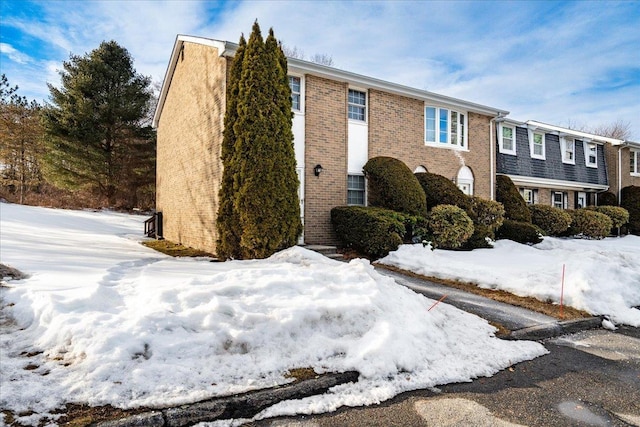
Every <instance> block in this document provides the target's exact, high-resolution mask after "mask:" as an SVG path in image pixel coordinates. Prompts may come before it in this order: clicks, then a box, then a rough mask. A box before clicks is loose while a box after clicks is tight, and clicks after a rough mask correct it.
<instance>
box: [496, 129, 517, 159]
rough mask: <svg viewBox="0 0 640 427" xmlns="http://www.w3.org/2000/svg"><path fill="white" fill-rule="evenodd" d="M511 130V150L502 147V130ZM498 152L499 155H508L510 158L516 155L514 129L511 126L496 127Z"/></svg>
mask: <svg viewBox="0 0 640 427" xmlns="http://www.w3.org/2000/svg"><path fill="white" fill-rule="evenodd" d="M505 129H510V130H511V144H512V146H511V149H508V148H505V146H504V130H505ZM498 151H500V153H501V154H510V155H512V156H515V155H516V127H515V126H512V125H505V124H501V125H500V126H499V127H498Z"/></svg>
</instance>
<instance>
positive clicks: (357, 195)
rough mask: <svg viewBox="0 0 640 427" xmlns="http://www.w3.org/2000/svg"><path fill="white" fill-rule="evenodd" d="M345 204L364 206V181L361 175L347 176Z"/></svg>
mask: <svg viewBox="0 0 640 427" xmlns="http://www.w3.org/2000/svg"><path fill="white" fill-rule="evenodd" d="M347 204H348V205H356V206H364V205H365V181H364V176H363V175H347Z"/></svg>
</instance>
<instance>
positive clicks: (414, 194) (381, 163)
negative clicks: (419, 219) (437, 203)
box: [363, 157, 427, 215]
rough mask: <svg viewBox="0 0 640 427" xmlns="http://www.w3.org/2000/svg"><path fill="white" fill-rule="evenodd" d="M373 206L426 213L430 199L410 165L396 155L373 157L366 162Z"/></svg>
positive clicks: (409, 212) (411, 212)
mask: <svg viewBox="0 0 640 427" xmlns="http://www.w3.org/2000/svg"><path fill="white" fill-rule="evenodd" d="M363 170H364V173H365V175H366V177H367V182H368V190H369V191H368V200H369V205H370V206H377V207H381V208H386V209H392V210H394V211H398V212H404V213H407V214H410V215H426V213H427V202H426V199H425V195H424V191H423V190H422V187H420V183H418V180H417V179H416V177H415V176H414V175H413V173H412V172H411V169H409V168H408V167H407V165H405V164H404V163H402V162H401V161H400V160H398V159H394V158H393V157H374V158H372V159H369V161H368V162H367V163H366V164H365V165H364V168H363Z"/></svg>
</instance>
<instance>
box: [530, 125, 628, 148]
mask: <svg viewBox="0 0 640 427" xmlns="http://www.w3.org/2000/svg"><path fill="white" fill-rule="evenodd" d="M526 124H527V125H528V127H529V128H535V129H542V130H547V131H553V132H558V133H559V134H561V135H563V136H569V137H574V138H578V139H586V140H589V141H593V142H607V143H609V144H611V145H621V144H623V143H624V140H622V139H617V138H609V137H607V136H600V135H595V134H593V133H588V132H582V131H578V130H573V129H569V128H564V127H561V126H556V125H550V124H547V123H542V122H537V121H535V120H527V122H526Z"/></svg>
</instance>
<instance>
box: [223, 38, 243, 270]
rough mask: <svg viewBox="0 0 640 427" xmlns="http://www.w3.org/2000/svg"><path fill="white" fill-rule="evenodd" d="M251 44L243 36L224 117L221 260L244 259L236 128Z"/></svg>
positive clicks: (234, 61) (237, 53)
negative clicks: (244, 63) (238, 205)
mask: <svg viewBox="0 0 640 427" xmlns="http://www.w3.org/2000/svg"><path fill="white" fill-rule="evenodd" d="M246 45H247V42H246V40H245V38H244V35H242V36H240V42H239V43H238V49H237V50H236V55H235V57H234V58H233V63H232V65H231V70H230V72H229V82H228V84H227V110H226V111H225V116H224V131H223V139H222V150H221V151H222V155H221V157H222V165H223V166H224V169H223V171H222V185H221V187H220V191H219V193H218V199H219V204H218V221H217V227H218V241H217V245H216V247H217V249H216V252H217V254H216V255H217V256H218V258H220V259H230V258H240V257H241V251H240V236H241V234H242V233H241V231H242V230H241V228H240V218H239V216H238V212H237V211H236V209H235V208H234V203H235V194H236V193H237V191H238V184H239V181H238V179H236V177H237V168H236V166H237V162H236V161H235V145H236V134H235V131H234V124H235V122H236V120H237V119H238V92H239V90H240V86H239V85H240V77H241V75H242V61H243V58H244V50H245V47H246Z"/></svg>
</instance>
